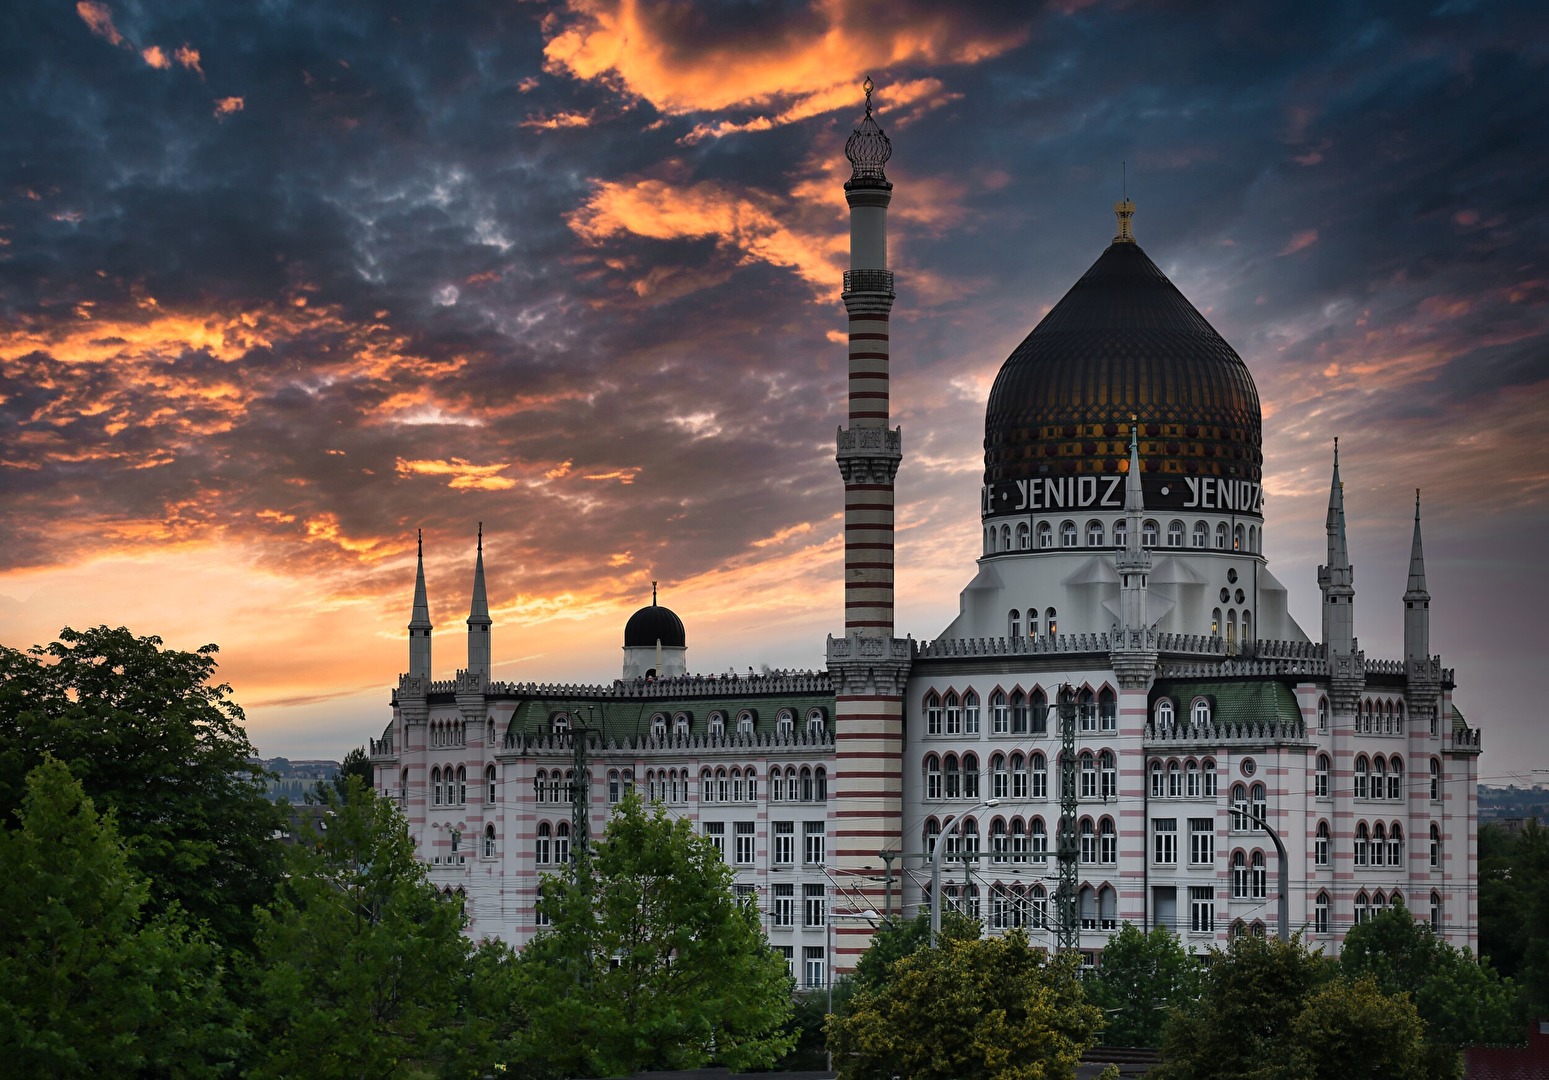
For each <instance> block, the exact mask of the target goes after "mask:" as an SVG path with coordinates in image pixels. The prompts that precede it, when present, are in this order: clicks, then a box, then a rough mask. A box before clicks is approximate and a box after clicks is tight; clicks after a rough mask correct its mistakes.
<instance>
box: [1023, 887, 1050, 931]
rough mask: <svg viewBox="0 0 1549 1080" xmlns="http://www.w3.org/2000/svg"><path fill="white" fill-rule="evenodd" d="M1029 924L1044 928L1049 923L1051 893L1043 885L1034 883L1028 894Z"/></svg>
mask: <svg viewBox="0 0 1549 1080" xmlns="http://www.w3.org/2000/svg"><path fill="white" fill-rule="evenodd" d="M1028 906H1029V909H1030V910H1029V911H1028V914H1027V918H1028V925H1030V926H1033V927H1036V928H1038V929H1043V928H1044V927H1045V926H1047V925H1048V924H1049V894H1048V893H1047V892H1045V891H1044V887H1043V886H1042V885H1034V886H1033V888H1032V891H1031V892H1030V893H1029V894H1028Z"/></svg>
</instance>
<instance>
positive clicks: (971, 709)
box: [963, 690, 979, 735]
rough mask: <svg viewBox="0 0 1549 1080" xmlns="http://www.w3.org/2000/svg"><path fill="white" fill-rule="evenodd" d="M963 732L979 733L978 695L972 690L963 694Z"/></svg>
mask: <svg viewBox="0 0 1549 1080" xmlns="http://www.w3.org/2000/svg"><path fill="white" fill-rule="evenodd" d="M963 733H964V734H965V735H977V734H979V695H978V694H976V693H975V692H974V691H972V690H970V691H968V692H967V693H966V694H964V695H963Z"/></svg>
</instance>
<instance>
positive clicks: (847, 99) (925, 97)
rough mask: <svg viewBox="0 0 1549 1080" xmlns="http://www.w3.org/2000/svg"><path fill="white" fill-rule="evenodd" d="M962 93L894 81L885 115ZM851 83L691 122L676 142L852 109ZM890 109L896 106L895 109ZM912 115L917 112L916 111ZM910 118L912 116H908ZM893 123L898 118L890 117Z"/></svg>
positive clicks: (932, 82) (936, 84)
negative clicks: (743, 116) (744, 116)
mask: <svg viewBox="0 0 1549 1080" xmlns="http://www.w3.org/2000/svg"><path fill="white" fill-rule="evenodd" d="M962 96H963V95H961V94H954V93H946V92H945V91H944V90H943V88H942V84H941V80H940V79H913V80H910V81H908V82H902V83H894V84H890V85H889V86H888V87H887V97H886V104H887V108H888V109H889V115H891V116H895V117H896V116H897V115H898V112H901V111H902V110H903V109H905V108H906V107H908V106H910V105H919V106H920V111H924V110H925V109H932V108H936V107H937V106H940V105H945V104H946V103H947V102H949V101H956V100H958V99H959V98H961V97H962ZM855 103H856V101H855V87H854V85H852V84H851V83H849V82H844V83H837V84H835V85H833V86H830V87H828V88H827V89H825V90H820V91H818V92H816V93H813V94H808V95H807V96H806V97H803V98H801V99H800V100H798V101H797V102H796V103H795V104H793V105H791V106H790V107H789V108H787V109H785V110H784V111H783V112H780V113H777V114H776V115H774V116H755V117H754V118H753V119H751V120H744V121H740V122H739V121H733V120H722V121H720V122H718V123H715V124H695V125H694V127H693V128H692V130H690V131H689V133H688V134H687V135H685V136H683V138H681V139H679V140H678V141H679V142H682V143H686V144H689V145H692V144H694V143H698V142H703V141H704V140H705V139H719V138H721V137H723V136H726V135H734V134H737V133H739V132H744V131H768V130H770V129H771V128H776V127H780V126H782V125H784V124H794V123H796V122H797V121H799V120H806V119H808V118H809V117H813V116H821V115H822V114H823V113H826V112H833V111H834V110H835V109H853V108H854V107H855ZM894 110H897V112H895V111H894ZM914 115H918V114H917V113H916V114H914ZM911 118H912V116H911ZM892 122H893V123H895V124H896V123H898V122H899V121H897V120H894V121H892Z"/></svg>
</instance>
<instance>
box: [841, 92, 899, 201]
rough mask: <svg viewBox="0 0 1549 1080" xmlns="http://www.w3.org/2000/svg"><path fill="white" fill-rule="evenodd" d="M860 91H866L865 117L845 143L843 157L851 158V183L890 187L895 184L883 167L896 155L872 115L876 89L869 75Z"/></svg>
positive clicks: (864, 185)
mask: <svg viewBox="0 0 1549 1080" xmlns="http://www.w3.org/2000/svg"><path fill="white" fill-rule="evenodd" d="M861 88H862V89H863V90H865V91H866V115H865V116H863V117H862V118H861V122H860V125H859V126H858V127H856V129H855V130H854V131H852V132H851V133H850V137H849V138H848V139H846V140H845V143H844V156H845V157H847V158H849V159H850V168H851V174H850V181H849V183H850V184H852V185H853V184H856V183H859V184H861V186H863V187H875V186H879V185H880V186H882V187H884V188H890V187H892V185H891V184H889V183H888V182H887V175H886V174H885V173H884V172H883V171H882V166H884V165H886V164H887V159H888V158H890V157H892V156H893V144H892V143H891V142H889V141H888V137H887V136H886V135H885V134H883V132H882V129H881V128H880V127H878V126H877V122H876V121H875V120H874V119H872V116H871V93H872V91H873V90H875V89H876V84H875V83H873V82H872V81H871V77H870V76H867V77H866V81H865V82H864V83H862V84H861ZM847 189H848V185H847Z"/></svg>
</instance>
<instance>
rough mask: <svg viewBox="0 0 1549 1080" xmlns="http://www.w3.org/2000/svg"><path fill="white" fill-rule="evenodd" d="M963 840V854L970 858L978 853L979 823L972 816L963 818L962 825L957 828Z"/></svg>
mask: <svg viewBox="0 0 1549 1080" xmlns="http://www.w3.org/2000/svg"><path fill="white" fill-rule="evenodd" d="M959 835H960V836H961V837H962V841H963V855H964V857H965V858H972V857H974V856H977V855H978V854H979V823H978V822H977V821H976V820H974V819H973V818H964V819H963V827H962V828H961V829H960V830H959Z"/></svg>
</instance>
